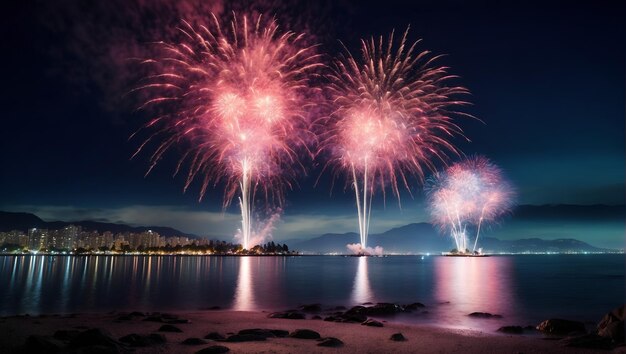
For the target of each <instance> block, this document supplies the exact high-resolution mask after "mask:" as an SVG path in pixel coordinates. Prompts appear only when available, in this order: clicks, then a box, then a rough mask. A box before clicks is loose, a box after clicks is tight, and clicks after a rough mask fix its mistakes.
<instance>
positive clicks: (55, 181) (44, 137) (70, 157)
mask: <svg viewBox="0 0 626 354" xmlns="http://www.w3.org/2000/svg"><path fill="white" fill-rule="evenodd" d="M267 3H271V2H268V1H265V2H263V4H261V5H257V7H258V8H261V9H262V8H264V7H268V6H269V5H264V4H267ZM282 3H283V5H281V6H275V7H274V10H266V11H264V12H266V13H272V12H275V13H276V14H277V18H278V19H279V21H281V22H282V23H283V26H284V27H289V26H293V27H295V29H297V30H306V31H308V32H310V33H312V34H313V35H314V36H315V39H316V41H317V42H319V43H321V45H322V48H323V51H325V52H326V53H327V54H328V55H329V56H332V55H334V54H336V53H337V52H338V51H339V50H340V46H339V45H338V42H337V40H338V39H341V40H342V41H343V42H344V43H345V44H346V45H347V47H348V48H350V49H351V50H352V51H356V50H358V45H359V42H358V41H359V38H361V37H369V36H371V35H381V34H383V35H387V34H388V33H389V32H390V31H391V30H393V29H396V30H397V31H402V30H404V29H405V28H406V27H407V26H408V25H410V26H411V29H410V39H412V40H416V39H419V38H422V39H423V42H422V44H421V45H420V46H419V49H422V50H423V49H428V50H431V51H433V53H435V54H446V56H445V57H443V58H442V59H441V61H440V63H442V64H444V65H446V66H449V67H450V68H451V69H450V72H451V73H453V74H456V75H459V76H460V79H459V80H458V81H457V83H460V84H462V85H464V86H466V87H467V88H469V89H470V91H471V92H472V95H471V97H469V100H470V101H471V102H472V104H473V105H472V106H471V107H469V108H468V109H467V112H468V113H471V114H472V115H474V116H476V117H478V118H480V119H481V120H482V121H484V124H483V123H481V122H479V121H477V120H471V119H463V118H459V120H458V123H459V124H460V125H461V127H462V128H463V130H464V132H465V135H466V136H467V137H468V138H470V139H471V142H469V143H468V142H464V141H462V139H457V140H456V141H455V143H456V144H458V146H459V147H460V149H461V150H462V151H463V152H464V153H465V154H467V155H472V154H482V155H485V156H487V157H489V158H490V159H492V160H493V161H494V162H495V163H496V164H498V165H499V166H500V167H501V168H502V169H503V170H504V172H505V174H506V176H507V177H508V179H509V180H510V181H511V182H512V184H513V185H515V186H516V189H517V192H518V200H517V202H518V204H535V205H540V204H583V205H589V204H610V205H623V204H624V203H625V200H624V198H625V193H626V192H625V189H624V180H625V174H624V161H625V160H624V157H625V156H624V152H625V145H624V141H625V139H624V134H625V130H626V129H625V118H624V117H625V112H624V107H625V100H624V98H625V77H626V75H625V63H626V57H625V48H626V41H625V38H624V35H625V33H626V31H625V26H624V18H626V11H624V6H623V4H620V2H617V1H586V2H580V3H579V2H569V1H563V2H550V1H548V2H545V1H542V2H532V1H531V2H521V3H518V4H509V3H507V2H490V1H474V2H467V3H465V2H461V1H404V2H403V1H384V2H372V1H353V2H349V1H343V2H327V3H326V2H320V3H318V4H315V5H311V4H308V5H305V4H304V3H301V4H289V3H288V2H282ZM285 4H287V5H285ZM10 6H12V7H13V8H4V9H3V11H2V15H1V16H2V17H3V18H2V21H1V24H0V26H1V28H2V39H3V40H2V42H1V44H0V45H1V46H2V56H0V61H1V65H2V68H3V69H4V70H3V73H2V86H1V90H2V94H1V95H0V100H1V107H2V110H1V112H2V113H1V117H2V129H0V162H1V166H2V168H1V173H0V210H7V211H28V212H34V213H36V214H38V215H39V216H41V217H43V218H45V219H62V220H76V219H102V220H107V221H114V222H116V221H121V222H125V223H132V224H161V225H166V226H174V227H177V228H179V229H181V230H183V231H187V232H194V233H198V234H210V235H225V234H228V233H229V232H230V233H231V234H232V231H229V230H234V228H236V223H237V220H238V217H237V215H236V214H237V212H238V210H237V207H236V205H235V206H232V207H231V208H230V209H228V210H226V211H225V212H222V209H221V205H222V203H221V197H222V191H221V190H220V189H219V188H218V189H216V190H213V191H210V192H209V194H208V195H207V197H206V198H205V199H204V200H203V201H202V202H201V203H198V191H199V186H198V185H194V186H192V188H191V189H190V190H189V191H187V193H185V194H183V192H182V189H183V185H184V178H183V177H181V176H178V177H175V178H172V172H173V170H174V167H175V163H176V158H177V157H178V155H177V152H176V151H173V152H172V153H171V154H169V155H168V156H166V158H165V159H164V160H163V161H162V162H161V163H160V164H159V166H158V167H157V168H156V169H155V170H154V171H153V172H152V173H151V174H150V175H148V176H147V177H145V178H144V173H145V172H146V170H147V168H148V157H149V156H148V155H145V154H144V155H139V156H138V157H137V158H135V159H133V160H130V156H131V155H132V154H133V153H134V151H135V149H137V147H138V145H139V144H140V141H137V140H131V141H128V137H129V136H130V135H131V134H132V133H133V132H134V131H135V130H136V129H137V128H138V127H139V126H141V124H142V123H144V122H145V120H146V119H147V117H146V116H145V115H142V114H141V113H136V112H134V107H136V102H135V101H133V100H132V98H129V97H128V96H127V95H125V93H126V92H127V91H128V90H129V89H131V88H132V87H133V84H134V83H135V82H136V80H137V79H138V78H137V77H136V75H135V73H133V72H132V70H131V69H129V67H128V65H127V63H128V60H127V59H128V58H129V57H130V56H132V55H136V54H137V53H138V52H140V51H141V50H142V48H143V47H145V44H146V43H147V42H149V41H153V40H161V39H163V38H167V36H168V33H170V32H171V30H172V29H173V26H175V25H176V24H177V23H178V22H177V21H179V19H180V18H186V16H194V17H195V19H198V17H202V16H203V15H202V13H203V12H202V11H206V10H209V9H210V10H213V11H218V12H220V11H225V10H228V9H230V8H228V7H225V6H222V4H220V3H218V2H214V3H212V2H210V1H209V2H208V3H206V4H205V5H204V6H202V7H201V9H200V10H202V11H199V10H198V7H197V6H194V2H193V1H191V2H190V1H188V2H172V4H169V5H163V4H161V5H157V4H152V2H148V1H146V2H145V3H144V2H143V1H139V0H134V1H111V2H95V1H94V2H89V1H87V2H79V1H54V2H20V4H13V5H10ZM234 7H235V9H237V6H234ZM294 14H298V18H295V15H294ZM289 18H294V20H293V21H286V20H285V19H289ZM284 22H289V23H284ZM319 174H320V169H319V168H313V169H311V170H310V171H309V173H308V176H306V177H305V176H303V177H302V178H300V179H299V180H298V183H299V188H296V189H295V190H294V191H291V192H289V193H288V194H287V198H286V204H285V208H284V216H283V220H282V222H281V223H279V224H278V225H277V229H276V231H275V237H276V238H277V239H281V238H282V239H288V238H293V237H301V236H310V235H316V234H321V233H324V232H333V231H336V232H345V231H355V230H356V218H355V213H356V212H355V210H354V201H353V193H352V192H351V191H350V190H347V191H344V189H343V185H344V181H343V180H339V181H337V183H336V184H335V187H334V189H333V190H332V191H331V183H330V176H329V175H322V177H321V178H320V183H319V184H318V185H317V186H314V183H315V180H316V179H317V178H318V176H319ZM421 189H422V187H421V186H420V185H419V184H418V183H417V181H414V187H413V189H412V194H413V196H414V198H411V196H410V195H409V194H408V193H403V194H402V195H401V200H402V209H401V210H400V209H399V208H398V203H397V202H396V199H395V198H393V197H389V196H388V197H387V200H386V206H385V205H383V200H382V199H381V198H378V200H377V203H376V205H375V208H374V211H373V215H372V224H373V225H372V231H373V232H378V231H384V230H386V229H388V228H390V227H393V226H399V225H403V224H407V223H410V222H420V221H426V220H427V217H426V215H425V214H426V212H425V210H424V206H423V205H422V202H423V192H422V191H421ZM331 192H332V194H331ZM502 229H503V230H504V229H506V225H505V226H503V227H502ZM616 230H617V231H618V232H617V233H615V232H614V233H613V234H612V235H613V236H610V237H608V239H607V242H606V244H616V243H619V242H623V223H622V224H619V225H618V226H617V229H616ZM620 230H621V231H620ZM613 231H615V230H613ZM615 235H617V236H615ZM620 235H621V239H620V238H619V237H620ZM516 236H520V235H519V234H516ZM583 238H584V236H583ZM587 240H588V241H589V239H587Z"/></svg>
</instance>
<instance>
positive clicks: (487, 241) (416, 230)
mask: <svg viewBox="0 0 626 354" xmlns="http://www.w3.org/2000/svg"><path fill="white" fill-rule="evenodd" d="M358 242H359V235H358V234H356V233H352V232H351V233H345V234H324V235H322V236H319V237H316V238H313V239H310V240H306V241H301V242H299V243H293V244H292V245H290V247H291V248H292V249H296V250H299V251H301V252H305V253H340V254H345V253H348V250H347V249H346V245H347V244H348V243H358ZM368 245H369V246H372V247H374V246H381V247H383V249H384V251H385V253H410V254H418V253H440V252H447V251H450V250H451V249H452V248H453V247H454V242H453V241H452V239H451V238H449V237H444V236H442V235H441V234H439V233H438V232H437V230H435V229H434V228H433V226H432V225H431V224H428V223H419V224H409V225H405V226H402V227H398V228H395V229H391V230H389V231H386V232H383V233H382V234H376V235H370V236H369V239H368ZM478 247H481V248H482V249H483V251H484V252H488V253H500V252H505V253H522V252H568V251H574V252H604V251H610V250H608V249H602V248H597V247H594V246H591V245H589V244H587V243H585V242H582V241H579V240H575V239H557V240H542V239H539V238H529V239H520V240H500V239H497V238H493V237H485V238H482V239H479V241H478Z"/></svg>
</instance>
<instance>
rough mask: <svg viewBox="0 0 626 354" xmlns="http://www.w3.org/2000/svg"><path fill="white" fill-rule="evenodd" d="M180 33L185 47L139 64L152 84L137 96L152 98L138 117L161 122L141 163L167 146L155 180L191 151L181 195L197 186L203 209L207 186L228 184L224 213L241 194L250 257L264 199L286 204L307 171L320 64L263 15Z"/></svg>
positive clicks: (165, 48) (153, 126)
mask: <svg viewBox="0 0 626 354" xmlns="http://www.w3.org/2000/svg"><path fill="white" fill-rule="evenodd" d="M177 30H178V31H179V32H180V36H179V37H180V40H179V41H178V42H175V43H165V42H159V43H156V45H157V47H158V48H159V55H157V56H155V57H154V58H149V59H146V60H143V61H142V64H145V65H147V66H148V70H149V72H150V73H151V74H150V75H149V76H147V77H146V78H145V80H144V82H142V84H141V85H140V86H139V87H137V88H136V89H135V90H133V91H136V92H139V93H143V92H146V93H147V97H148V98H147V99H146V100H145V102H144V103H143V104H142V105H141V106H140V107H139V109H140V110H146V109H150V110H151V112H152V111H154V112H156V117H154V118H152V119H151V120H150V121H149V122H148V123H147V124H146V125H145V126H144V127H143V128H142V129H144V128H145V129H149V130H151V131H152V132H153V133H152V134H151V135H149V136H148V138H146V139H145V141H144V142H143V143H142V144H141V146H140V147H139V148H138V150H137V152H136V153H135V155H137V154H138V153H139V152H140V151H142V150H143V149H144V148H145V147H146V144H148V143H152V141H153V140H154V141H160V142H159V143H157V147H156V148H155V149H154V152H153V154H152V155H151V157H150V163H151V166H150V168H149V169H148V172H147V173H146V174H148V173H150V171H151V170H152V168H154V167H155V165H156V164H157V163H158V161H159V160H160V159H161V158H162V157H163V156H164V154H165V153H166V152H167V151H169V150H171V149H172V148H174V147H177V148H178V147H182V148H183V149H185V151H184V153H183V155H182V157H181V158H180V160H179V162H178V166H177V167H176V170H175V173H174V174H175V175H176V174H178V173H179V172H180V171H181V169H182V168H183V166H184V165H187V166H188V172H187V177H186V182H185V186H184V190H185V191H186V190H187V189H188V188H189V187H190V185H191V184H192V182H193V181H194V180H200V181H201V189H200V196H199V199H200V200H202V198H203V197H204V195H205V193H206V191H207V188H208V187H209V185H210V184H213V186H215V185H217V184H224V185H225V189H224V198H223V207H224V208H227V207H228V206H229V205H230V203H231V201H232V199H233V198H234V197H235V195H237V194H238V201H239V205H240V211H241V229H240V230H239V231H238V233H237V238H240V239H241V242H242V246H243V248H244V249H246V250H249V249H251V248H252V247H253V246H255V245H256V244H259V243H260V242H262V240H258V238H260V237H261V236H262V235H261V234H258V233H257V230H256V229H255V228H254V227H253V225H252V224H253V219H254V218H255V215H254V213H253V206H254V201H255V197H256V196H257V193H260V194H263V196H264V198H265V200H266V202H268V203H269V202H270V201H274V202H277V203H278V204H281V203H282V200H283V194H284V191H285V189H286V188H291V186H292V182H291V181H292V180H293V178H294V177H295V174H296V170H297V169H298V168H299V167H301V164H300V162H299V156H298V150H300V149H306V144H307V142H308V140H309V139H310V136H311V134H312V133H311V131H310V123H309V122H308V118H307V116H306V110H307V108H308V107H310V106H311V102H308V101H307V96H308V94H309V91H310V90H311V89H310V87H309V83H308V80H309V77H310V76H311V74H312V73H313V71H314V70H316V69H317V68H318V67H319V66H320V65H321V64H320V63H319V62H318V61H319V55H318V54H317V53H316V52H315V47H313V46H307V45H305V44H304V41H305V37H306V36H305V35H304V34H297V33H294V32H290V31H286V32H282V33H281V32H280V31H279V27H278V24H277V23H276V22H275V21H273V20H265V18H263V17H262V16H261V15H259V16H255V17H253V18H248V17H246V16H242V17H237V16H236V15H234V18H233V19H232V21H231V22H230V23H224V24H222V23H221V22H220V20H218V18H217V17H216V16H215V15H212V21H210V23H209V25H208V26H198V27H193V26H191V25H190V24H189V23H187V22H185V21H183V24H182V26H181V27H179V28H178V29H177ZM163 112H165V113H163ZM133 135H134V134H133ZM181 142H183V143H181ZM135 155H133V157H134V156H135ZM273 219H274V217H271V218H270V221H271V220H273ZM260 228H261V229H265V230H267V229H268V227H267V226H261V227H260ZM270 228H271V227H270ZM259 232H261V233H262V232H263V230H259Z"/></svg>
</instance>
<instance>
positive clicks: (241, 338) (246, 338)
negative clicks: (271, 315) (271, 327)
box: [225, 334, 267, 343]
mask: <svg viewBox="0 0 626 354" xmlns="http://www.w3.org/2000/svg"><path fill="white" fill-rule="evenodd" d="M266 339H267V337H265V336H261V335H257V334H233V335H232V336H228V338H226V340H225V341H226V342H233V343H237V342H262V341H264V340H266Z"/></svg>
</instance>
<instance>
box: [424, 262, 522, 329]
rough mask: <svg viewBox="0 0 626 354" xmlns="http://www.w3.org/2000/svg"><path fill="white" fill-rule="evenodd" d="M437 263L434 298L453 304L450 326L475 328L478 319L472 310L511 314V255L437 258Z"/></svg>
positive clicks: (512, 302) (450, 312) (450, 313)
mask: <svg viewBox="0 0 626 354" xmlns="http://www.w3.org/2000/svg"><path fill="white" fill-rule="evenodd" d="M434 262H435V279H436V281H435V299H436V300H437V301H439V302H440V303H442V306H450V309H449V310H448V311H445V312H446V316H452V317H451V319H452V322H451V323H448V324H449V325H453V326H454V325H458V326H460V327H474V326H475V325H476V321H477V320H476V319H475V318H472V317H469V316H467V315H468V314H470V313H472V312H489V313H492V314H500V315H503V316H508V315H511V312H510V309H511V308H512V306H511V304H515V299H514V298H513V291H512V289H511V284H510V279H511V272H512V262H511V258H508V257H489V258H474V257H437V258H436V259H435V261H434ZM448 302H449V303H448ZM513 307H514V306H513ZM444 320H445V319H444ZM446 322H447V321H446Z"/></svg>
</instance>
